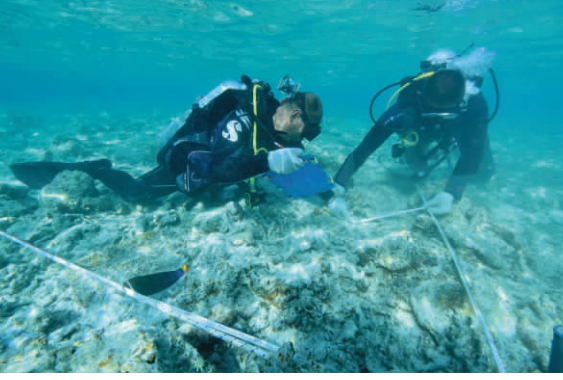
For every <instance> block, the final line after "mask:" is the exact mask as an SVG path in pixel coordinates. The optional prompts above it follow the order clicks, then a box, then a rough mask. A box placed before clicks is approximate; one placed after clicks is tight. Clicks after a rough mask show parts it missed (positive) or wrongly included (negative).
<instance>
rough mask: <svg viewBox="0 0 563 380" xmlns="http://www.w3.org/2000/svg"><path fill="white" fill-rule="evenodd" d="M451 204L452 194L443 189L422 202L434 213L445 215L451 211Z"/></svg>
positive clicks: (452, 202) (452, 201)
mask: <svg viewBox="0 0 563 380" xmlns="http://www.w3.org/2000/svg"><path fill="white" fill-rule="evenodd" d="M453 204H454V196H453V195H451V194H450V193H447V192H445V191H444V192H442V193H440V194H436V195H435V196H434V198H432V199H430V200H429V201H428V202H426V203H425V204H424V207H426V208H427V209H428V211H430V212H431V213H432V214H434V215H446V214H449V213H450V211H452V206H453Z"/></svg>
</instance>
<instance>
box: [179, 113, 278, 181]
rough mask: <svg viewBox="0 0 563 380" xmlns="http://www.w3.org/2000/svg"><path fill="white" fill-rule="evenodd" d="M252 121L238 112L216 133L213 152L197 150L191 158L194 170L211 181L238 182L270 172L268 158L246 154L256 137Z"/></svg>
mask: <svg viewBox="0 0 563 380" xmlns="http://www.w3.org/2000/svg"><path fill="white" fill-rule="evenodd" d="M250 128H251V124H250V120H249V118H248V117H247V116H245V115H244V113H243V112H242V111H240V110H237V111H234V112H232V113H231V114H230V116H229V117H228V118H227V119H226V120H223V121H222V124H221V125H219V126H218V128H217V129H216V130H215V131H214V135H213V145H212V148H211V151H195V152H192V153H190V154H189V156H188V165H189V167H190V169H191V170H192V171H193V172H194V173H195V174H197V175H198V176H199V177H202V178H204V179H206V180H208V181H211V182H218V183H229V182H237V181H241V180H243V179H246V178H250V177H253V176H255V175H257V174H260V173H265V172H267V171H268V155H267V154H266V153H263V154H258V155H255V156H244V155H242V153H243V151H244V150H245V148H246V146H247V145H248V141H250V139H251V137H252V134H251V132H250Z"/></svg>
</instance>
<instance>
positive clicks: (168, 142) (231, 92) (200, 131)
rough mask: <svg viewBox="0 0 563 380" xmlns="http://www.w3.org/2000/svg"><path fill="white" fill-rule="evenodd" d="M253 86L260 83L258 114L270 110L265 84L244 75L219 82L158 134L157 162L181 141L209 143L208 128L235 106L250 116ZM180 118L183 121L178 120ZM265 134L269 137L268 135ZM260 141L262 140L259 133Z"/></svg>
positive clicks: (211, 127)
mask: <svg viewBox="0 0 563 380" xmlns="http://www.w3.org/2000/svg"><path fill="white" fill-rule="evenodd" d="M255 85H260V90H259V96H258V98H257V103H258V107H257V110H258V111H259V112H258V115H261V114H264V113H266V114H267V113H268V112H267V111H268V109H271V107H272V106H274V107H277V105H278V103H277V100H275V98H274V97H273V94H272V93H271V91H270V86H269V85H268V84H265V83H263V82H258V81H254V82H253V81H252V80H251V79H250V78H249V77H248V76H246V75H243V76H242V77H241V81H235V80H228V81H225V82H222V83H221V84H219V85H218V86H217V87H215V88H214V89H213V90H211V91H210V92H209V93H208V94H207V95H205V96H204V97H202V98H199V99H198V100H197V101H196V102H195V103H194V104H193V105H192V108H191V109H189V110H186V112H184V115H183V117H182V118H180V117H177V118H175V119H174V120H172V121H171V122H170V124H168V126H167V127H166V128H165V129H164V130H163V131H162V132H160V133H159V135H158V140H159V145H160V146H161V148H160V150H159V152H158V154H157V162H158V163H159V164H160V165H163V166H166V165H165V161H166V155H167V153H168V152H169V151H170V149H171V148H172V147H173V146H174V145H176V144H178V143H180V142H183V141H188V142H194V143H197V144H200V145H204V146H207V145H209V135H208V134H209V131H211V130H212V129H213V128H215V126H217V124H218V123H219V122H220V121H221V120H222V119H223V118H224V117H225V116H226V115H227V114H228V113H229V112H231V111H233V110H235V109H237V108H238V109H242V110H245V111H247V112H248V114H249V115H252V116H251V117H254V113H253V111H252V109H253V98H252V89H253V87H254V86H255ZM272 102H273V103H272ZM274 109H275V108H274ZM255 119H258V118H257V117H256V118H255ZM182 120H185V121H184V122H183V123H182ZM259 124H260V125H261V126H262V127H263V128H267V127H266V126H264V123H259ZM268 137H270V139H271V136H268ZM260 140H266V139H265V138H263V136H260ZM260 142H261V143H265V142H264V141H260Z"/></svg>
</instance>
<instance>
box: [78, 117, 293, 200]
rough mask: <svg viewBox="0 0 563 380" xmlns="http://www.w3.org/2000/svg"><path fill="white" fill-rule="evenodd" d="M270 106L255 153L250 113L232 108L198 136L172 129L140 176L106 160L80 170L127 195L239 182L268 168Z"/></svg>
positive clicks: (136, 197) (141, 197)
mask: <svg viewBox="0 0 563 380" xmlns="http://www.w3.org/2000/svg"><path fill="white" fill-rule="evenodd" d="M272 111H273V112H275V108H274V109H273V110H272V109H270V111H269V113H268V115H267V117H264V118H261V120H262V126H259V127H258V128H259V130H258V133H259V135H261V136H262V139H261V142H260V143H259V144H260V145H259V146H260V147H262V148H265V149H266V151H261V152H260V153H258V154H256V155H254V151H253V145H252V143H253V134H254V130H253V118H252V116H251V115H249V114H248V113H247V112H245V111H244V110H241V109H235V110H233V111H231V112H229V113H228V114H227V115H226V116H225V117H223V119H221V120H220V121H219V123H218V124H217V125H216V126H215V127H214V128H212V129H210V130H208V131H205V130H204V131H203V132H200V133H198V136H197V138H194V136H195V134H192V133H191V132H188V133H187V134H185V135H183V134H177V135H175V137H174V139H173V140H174V141H171V142H170V143H169V144H167V147H166V148H165V149H164V151H161V153H160V154H159V158H160V157H162V160H159V161H162V162H160V164H159V166H158V167H156V168H155V169H153V170H151V171H150V172H148V173H146V174H144V175H142V176H140V177H139V178H133V177H132V176H131V175H129V174H128V173H126V172H123V171H120V170H115V169H112V168H111V165H106V167H103V166H99V167H98V168H96V169H95V170H84V171H85V172H87V173H88V174H90V175H91V176H92V177H93V178H95V179H98V180H100V181H102V182H103V183H104V184H105V185H106V186H107V187H109V188H110V189H112V190H113V191H115V192H116V193H118V194H120V195H121V196H122V197H124V198H125V199H127V200H130V201H142V200H144V199H154V198H159V197H162V196H165V195H169V194H172V193H173V192H175V191H182V192H184V193H186V194H195V193H198V192H200V191H201V190H203V189H204V188H206V187H208V186H209V185H212V184H229V183H234V182H238V181H241V180H244V179H247V178H250V177H253V176H255V175H257V174H261V173H265V172H267V171H268V170H269V168H268V154H267V151H269V150H273V149H277V147H276V145H274V144H273V139H272V137H273V136H274V128H273V123H272V115H273V112H272ZM263 128H267V129H268V130H269V131H268V132H265V131H264V130H263ZM264 135H266V136H264ZM267 141H270V143H269V144H268V143H267ZM292 145H294V144H292ZM284 146H285V147H287V146H289V144H287V143H284ZM299 146H300V145H299ZM102 162H103V161H102ZM78 170H82V169H78Z"/></svg>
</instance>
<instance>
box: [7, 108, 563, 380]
mask: <svg viewBox="0 0 563 380" xmlns="http://www.w3.org/2000/svg"><path fill="white" fill-rule="evenodd" d="M168 112H169V110H161V111H154V113H151V114H146V113H147V111H145V113H142V112H138V113H137V114H134V116H131V115H133V113H131V114H130V115H127V114H125V115H123V114H113V113H111V112H99V111H98V112H94V111H90V112H85V113H82V114H80V113H79V112H75V113H72V114H68V113H67V114H56V113H54V112H52V113H37V115H38V116H33V117H31V116H28V114H27V113H25V112H23V111H13V110H10V111H9V110H3V111H1V112H0V137H2V139H1V140H2V141H1V142H0V145H1V146H2V149H1V150H0V161H1V162H2V165H0V200H1V201H0V210H1V215H0V229H2V230H5V231H7V232H9V233H10V234H13V235H15V236H18V237H20V238H22V239H24V240H28V241H30V242H32V243H33V244H35V245H37V246H39V247H41V248H43V249H45V250H47V251H48V252H51V253H53V254H56V255H58V256H60V257H62V258H64V259H66V260H69V261H71V262H73V263H76V264H77V265H80V266H82V267H84V268H87V269H88V270H90V271H92V272H95V273H97V274H99V275H101V276H104V277H106V278H109V279H111V280H113V281H116V282H118V283H121V282H123V281H124V280H126V279H127V278H130V277H133V276H135V275H139V274H148V273H154V272H159V271H165V270H173V269H176V268H178V267H180V266H181V265H182V264H183V263H187V264H188V265H189V267H190V270H189V272H188V273H187V274H186V275H185V276H184V277H183V278H182V279H180V280H179V281H178V282H177V283H176V284H175V285H173V286H172V287H170V288H169V289H168V290H166V291H165V292H162V293H159V294H156V295H155V296H154V298H156V299H159V300H161V301H164V302H167V303H169V304H171V305H174V306H177V307H179V308H182V309H185V310H187V311H189V312H192V313H195V314H198V315H201V316H203V317H206V318H209V319H211V320H213V321H216V322H219V323H221V324H224V325H227V326H229V327H232V328H235V329H238V330H240V331H243V332H246V333H248V334H250V335H253V336H256V337H258V338H260V339H263V340H266V341H269V342H272V343H275V344H278V345H281V344H282V343H284V342H292V343H293V345H294V347H295V350H296V352H297V353H299V355H300V356H302V357H305V358H306V359H307V361H308V363H307V364H296V363H279V362H276V361H275V360H264V359H261V358H258V357H256V356H254V355H253V354H251V353H249V352H246V351H244V350H242V349H239V348H236V347H232V346H231V345H230V344H227V343H225V342H223V341H221V340H219V339H216V338H213V337H211V336H210V335H209V334H207V333H206V332H204V331H202V330H199V329H197V328H194V327H192V326H190V325H188V324H186V323H184V322H182V321H181V320H178V319H176V318H174V317H169V316H167V315H166V314H164V313H162V312H160V311H158V310H155V309H153V308H150V307H148V306H146V305H143V304H140V303H138V302H136V301H135V300H132V299H129V298H127V297H125V296H122V295H119V294H117V293H115V292H114V291H113V290H109V289H108V288H107V287H105V286H104V285H102V284H99V283H97V282H95V281H93V280H91V279H89V278H87V277H84V276H83V275H81V274H79V273H76V272H74V271H71V270H69V269H66V268H64V267H62V266H60V265H59V264H57V263H54V262H51V261H49V260H47V259H45V258H41V257H39V256H37V255H36V254H35V253H33V252H31V251H29V250H26V249H23V248H21V247H20V246H18V245H16V244H14V243H12V242H10V241H8V240H6V239H2V240H0V277H1V278H2V281H1V283H0V371H2V372H24V371H25V372H27V371H34V372H47V371H48V372H50V371H61V372H68V371H74V372H77V371H84V372H98V371H99V372H117V371H121V372H125V371H130V372H182V371H190V372H196V371H197V372H225V371H228V372H236V371H245V372H246V371H251V372H254V371H335V370H336V371H346V372H358V371H364V372H365V371H369V372H378V371H416V372H484V371H496V370H497V366H496V363H495V361H494V359H493V356H492V354H491V349H490V347H489V345H488V343H487V340H486V338H485V336H484V334H483V332H482V329H481V326H480V324H479V322H478V320H477V318H476V317H475V315H474V312H473V310H472V307H471V304H470V302H469V300H468V297H467V295H466V293H465V291H464V288H463V286H462V284H461V282H460V280H459V276H458V274H457V272H456V270H455V267H454V265H453V262H452V259H451V256H450V253H449V252H448V250H447V249H446V247H445V245H444V243H443V241H442V239H441V237H440V234H439V232H438V230H437V228H436V226H435V225H434V223H433V222H432V219H431V218H430V217H429V216H428V215H427V214H425V213H412V214H407V215H402V216H398V217H395V218H388V219H384V220H380V221H375V222H372V223H359V221H360V220H361V219H363V218H368V217H372V216H375V215H382V214H386V213H388V212H393V211H398V210H403V209H409V208H413V207H417V206H420V204H421V200H420V197H419V195H418V193H417V192H416V189H415V187H414V186H413V184H412V183H411V182H409V181H407V180H405V179H401V177H399V176H397V175H396V174H393V170H392V169H393V168H394V167H395V166H396V165H397V164H396V163H394V162H392V160H391V158H390V157H389V147H388V146H384V147H382V148H381V150H380V151H378V153H377V154H376V155H374V156H373V157H372V158H370V159H369V160H368V161H367V162H366V164H365V165H364V166H363V167H362V169H361V170H360V171H359V172H358V173H357V174H356V176H355V177H354V182H355V186H354V187H353V188H351V189H350V190H349V191H348V192H347V193H346V196H345V197H346V202H347V204H348V208H349V212H350V215H351V217H350V218H349V219H347V218H339V217H335V216H334V215H331V214H330V213H328V212H327V210H326V208H325V207H323V205H322V203H321V202H319V200H318V199H315V197H313V198H312V199H307V200H303V199H301V200H290V199H288V198H287V197H286V196H285V195H283V194H281V193H280V192H279V191H277V190H276V189H275V188H273V186H272V185H271V184H269V183H267V181H266V180H265V179H263V180H260V181H259V186H260V188H261V189H263V190H264V191H267V192H268V194H269V196H268V197H267V202H265V203H263V204H261V205H260V207H259V208H258V209H256V210H254V209H249V208H247V207H246V205H245V202H244V199H243V198H242V197H241V192H240V191H239V189H238V188H237V186H231V187H229V188H226V189H225V190H223V191H222V192H220V193H218V194H213V196H211V195H204V196H201V197H199V198H188V197H186V196H184V195H182V194H179V193H178V194H174V195H172V196H169V197H167V198H164V199H162V200H159V201H155V202H152V203H150V204H144V205H135V204H131V203H128V202H126V201H123V200H122V199H120V198H119V197H118V196H116V195H114V194H113V193H112V192H110V191H109V190H108V189H106V188H105V187H104V186H103V185H102V184H100V183H99V182H96V181H94V180H92V179H91V178H90V177H89V176H87V175H86V174H84V173H81V172H69V171H67V172H63V173H61V174H59V175H58V176H57V177H56V178H55V179H54V180H53V182H52V183H51V184H49V185H47V186H45V187H44V188H43V189H42V190H39V191H38V190H31V191H30V190H29V189H28V188H27V187H25V186H22V185H21V183H19V182H18V181H17V180H15V178H14V177H13V176H12V175H11V173H10V172H9V169H8V165H9V164H10V163H13V162H23V161H35V160H53V161H67V162H74V161H78V160H89V159H97V158H102V157H108V158H109V159H111V160H112V161H113V162H114V166H115V167H116V168H119V169H123V170H128V171H130V172H131V173H132V174H135V175H139V174H142V173H143V172H145V171H147V170H149V169H150V168H151V167H152V166H153V165H154V162H155V154H156V151H157V146H156V144H155V142H154V141H155V135H156V132H158V128H157V127H156V126H162V125H163V124H166V120H168V119H167V118H168V117H169V115H170V114H169V113H168ZM21 115H25V116H21ZM362 123H363V121H362V120H345V119H338V118H330V117H327V121H326V123H325V128H324V132H323V135H322V137H320V138H319V139H318V141H317V140H316V141H315V142H314V144H313V143H311V144H309V146H308V147H307V150H308V152H310V153H312V154H314V155H315V156H316V157H317V158H318V160H319V161H320V163H321V165H323V166H324V167H325V169H326V170H327V171H328V172H329V173H331V174H333V173H335V172H336V170H337V169H338V164H339V163H341V162H343V161H344V159H345V157H346V155H347V154H348V153H349V152H350V151H351V149H352V148H353V146H354V144H356V143H357V142H359V141H360V139H361V138H362V136H363V135H362V133H363V132H365V131H363V130H360V129H358V131H357V132H343V131H344V130H345V129H344V128H342V125H351V126H353V127H354V128H357V126H355V124H358V125H362ZM495 136H496V135H495V133H494V131H491V140H492V147H493V151H494V156H495V159H496V160H497V174H496V176H495V177H494V178H493V179H492V180H491V181H490V182H489V183H487V184H480V185H478V186H470V187H469V188H468V189H467V191H466V194H465V196H464V198H463V199H462V200H461V201H460V202H459V203H457V204H456V205H455V207H454V210H453V212H452V213H451V214H450V215H448V216H445V217H442V218H440V223H441V224H442V226H443V228H444V230H445V233H446V235H447V237H448V239H449V241H450V243H451V245H452V247H453V248H454V249H455V251H456V252H457V254H458V256H459V259H460V262H461V267H462V269H463V271H464V272H465V275H466V279H467V281H468V283H469V287H470V289H471V292H472V293H473V295H474V297H475V299H476V301H477V303H478V305H479V307H480V308H481V311H482V312H483V315H484V319H485V321H486V322H487V324H488V327H489V329H490V331H491V334H492V336H493V338H494V342H495V344H496V346H497V348H498V350H499V354H500V357H501V359H502V360H503V362H504V364H505V365H506V369H507V370H508V371H511V372H535V371H545V370H546V369H547V362H548V358H549V348H550V343H551V337H552V336H551V334H552V327H553V326H554V325H556V324H561V323H562V320H561V316H562V315H563V304H562V302H561V300H562V292H561V288H562V287H561V282H562V280H561V278H562V276H561V273H563V260H561V251H562V250H561V245H562V243H561V232H560V231H561V226H562V225H563V211H562V209H563V204H562V199H563V197H562V194H563V189H562V188H561V185H560V184H561V176H562V173H563V170H562V168H561V166H560V164H559V162H557V161H556V160H555V159H554V157H556V153H557V145H556V144H555V142H552V141H553V140H547V139H546V140H545V141H543V140H541V139H540V138H539V137H536V138H537V141H531V140H530V138H529V136H519V135H517V134H513V135H512V137H511V138H510V141H507V140H506V139H505V140H504V141H503V144H500V143H498V142H497V140H495ZM560 137H561V136H560ZM551 144H553V145H551ZM522 146H527V149H526V150H522V149H519V147H522ZM534 146H537V147H538V149H533V148H531V147H534ZM540 147H541V154H540V153H538V152H540V150H539V148H540ZM443 185H444V179H443V176H440V175H439V173H437V174H436V175H435V177H432V178H430V179H429V180H427V181H425V182H424V183H423V184H422V192H423V193H424V194H425V195H426V196H431V195H433V194H434V193H435V192H436V191H440V190H441V188H442V187H443Z"/></svg>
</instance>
